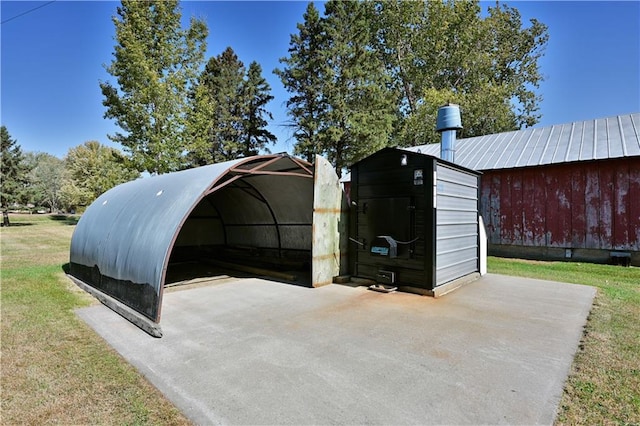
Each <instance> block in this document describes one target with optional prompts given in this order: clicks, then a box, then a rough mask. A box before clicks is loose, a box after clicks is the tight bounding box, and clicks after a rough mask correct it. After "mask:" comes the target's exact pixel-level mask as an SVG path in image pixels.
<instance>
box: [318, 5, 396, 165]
mask: <svg viewBox="0 0 640 426" xmlns="http://www.w3.org/2000/svg"><path fill="white" fill-rule="evenodd" d="M370 9H371V8H370V5H369V4H367V3H361V2H344V1H339V0H335V1H334V0H331V1H329V2H327V3H326V5H325V18H324V19H323V28H324V33H325V34H326V40H327V43H326V52H325V57H326V59H327V63H328V66H329V69H330V71H329V75H328V77H329V78H327V79H325V90H324V98H325V103H326V104H327V105H328V107H329V108H328V111H327V113H326V115H325V118H326V121H325V123H324V125H323V127H322V130H321V132H320V139H321V144H322V147H323V153H324V154H325V155H326V156H327V159H328V160H329V161H330V162H331V163H332V164H333V165H334V167H335V168H336V170H337V172H338V175H340V174H341V172H342V169H343V168H345V167H347V166H348V165H350V164H352V163H354V162H356V161H358V160H360V159H362V158H364V157H366V156H367V155H369V154H372V153H373V152H376V151H378V150H380V149H382V148H383V147H385V146H386V145H387V144H388V143H389V138H390V135H391V131H392V128H393V122H394V119H395V113H394V108H395V102H394V98H393V96H390V91H389V90H388V88H387V83H388V82H389V80H388V78H387V76H386V74H385V72H384V71H385V70H384V65H383V63H382V61H380V59H379V57H378V56H377V55H376V53H375V52H374V51H373V50H372V49H371V48H370V46H371V41H372V37H373V34H372V32H371V31H370V29H369V27H370V19H371V14H370V12H371V10H370Z"/></svg>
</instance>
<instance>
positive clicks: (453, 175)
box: [435, 162, 479, 286]
mask: <svg viewBox="0 0 640 426" xmlns="http://www.w3.org/2000/svg"><path fill="white" fill-rule="evenodd" d="M436 194H437V195H436V206H435V207H436V286H439V285H442V284H445V283H447V282H449V281H452V280H454V279H456V278H459V277H462V276H464V275H467V274H471V273H473V272H477V271H478V268H479V266H478V265H479V262H478V254H479V252H478V176H477V175H473V174H468V173H465V172H464V171H461V170H459V169H454V168H452V167H450V166H448V165H447V164H444V163H441V162H437V166H436Z"/></svg>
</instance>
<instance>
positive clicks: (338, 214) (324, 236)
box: [311, 155, 348, 287]
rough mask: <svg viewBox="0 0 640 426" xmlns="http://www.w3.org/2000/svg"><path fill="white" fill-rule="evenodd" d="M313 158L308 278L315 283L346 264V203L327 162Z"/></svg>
mask: <svg viewBox="0 0 640 426" xmlns="http://www.w3.org/2000/svg"><path fill="white" fill-rule="evenodd" d="M315 161H316V162H315V170H314V188H313V236H312V239H313V241H312V255H311V256H312V265H311V282H312V285H313V286H314V287H318V286H321V285H325V284H330V283H331V282H332V281H333V277H335V276H337V275H339V274H340V273H341V267H342V269H343V270H342V272H344V269H345V268H346V266H347V265H346V263H347V262H346V255H347V228H348V217H347V213H348V206H347V205H346V199H345V195H344V193H343V191H342V187H341V185H340V181H339V179H338V176H337V175H336V173H335V171H334V169H333V167H332V166H331V164H330V163H329V162H328V161H327V160H325V159H324V158H323V157H321V156H319V155H317V156H316V158H315ZM343 258H344V260H343Z"/></svg>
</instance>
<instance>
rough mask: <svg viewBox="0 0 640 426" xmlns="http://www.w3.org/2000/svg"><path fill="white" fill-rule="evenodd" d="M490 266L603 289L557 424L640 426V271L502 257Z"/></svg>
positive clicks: (492, 269)
mask: <svg viewBox="0 0 640 426" xmlns="http://www.w3.org/2000/svg"><path fill="white" fill-rule="evenodd" d="M488 266H489V271H490V272H492V273H497V274H505V275H517V276H523V277H531V278H539V279H545V280H553V281H562V282H568V283H575V284H587V285H591V286H594V287H597V288H598V295H597V296H596V299H595V301H594V305H593V308H592V311H591V314H590V315H589V319H588V322H587V327H586V330H585V334H584V337H583V339H582V342H581V344H580V349H579V351H578V353H577V354H576V357H575V359H574V362H573V367H572V371H571V376H570V377H569V380H568V381H567V383H566V385H565V390H564V394H563V396H562V401H561V403H560V408H559V412H558V418H557V420H556V423H557V424H568V425H575V424H580V425H605V424H620V425H640V268H634V267H631V268H624V267H621V266H610V265H593V264H589V263H573V262H535V261H526V260H514V259H500V258H489V261H488Z"/></svg>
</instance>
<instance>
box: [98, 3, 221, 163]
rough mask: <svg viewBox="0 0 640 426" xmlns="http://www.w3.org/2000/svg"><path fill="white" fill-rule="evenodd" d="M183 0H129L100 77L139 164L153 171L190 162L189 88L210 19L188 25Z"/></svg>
mask: <svg viewBox="0 0 640 426" xmlns="http://www.w3.org/2000/svg"><path fill="white" fill-rule="evenodd" d="M180 18H181V13H180V10H179V7H178V1H177V0H162V1H160V0H155V1H131V0H123V1H122V4H121V6H119V7H118V8H117V13H116V16H114V17H113V23H114V25H115V30H116V32H115V34H116V35H115V38H116V42H117V44H116V46H115V50H114V54H113V55H114V59H113V61H112V62H111V64H110V65H109V66H108V67H107V71H108V72H109V73H110V74H111V75H112V76H114V77H115V78H116V79H117V83H116V84H115V85H112V84H111V83H110V82H102V83H100V87H101V89H102V93H103V95H104V101H103V104H104V105H105V107H106V108H107V110H106V113H105V117H106V118H112V119H115V121H116V123H117V124H118V126H120V128H121V129H122V130H123V132H122V133H120V132H117V133H116V134H115V135H111V136H110V138H111V139H112V140H113V141H115V142H118V143H120V144H122V146H123V147H124V149H125V151H126V152H127V153H128V155H129V156H130V158H131V161H132V162H133V163H134V164H135V165H136V167H137V168H138V170H140V171H147V172H149V173H152V174H158V173H166V172H170V171H174V170H178V169H180V168H182V167H183V166H184V162H185V160H184V152H185V145H186V141H185V137H184V136H185V115H186V113H187V93H188V91H189V89H190V87H191V86H192V85H193V83H194V81H195V78H196V77H197V75H198V69H199V67H200V66H201V64H202V62H203V59H204V51H205V47H206V46H205V39H206V36H207V32H208V30H207V27H206V24H205V23H204V22H202V21H200V20H197V19H193V18H192V19H191V22H190V26H189V28H187V29H186V30H184V29H182V27H181V23H180Z"/></svg>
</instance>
